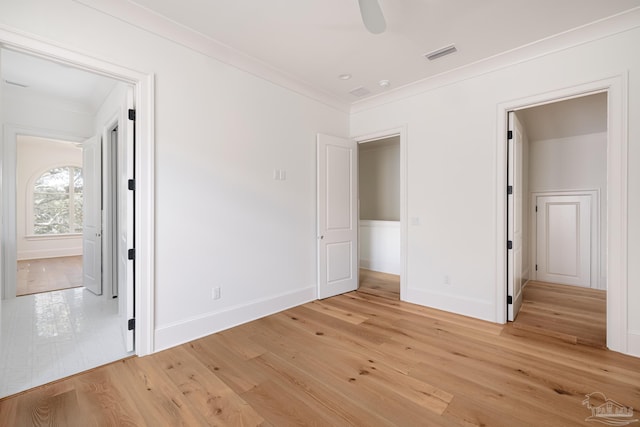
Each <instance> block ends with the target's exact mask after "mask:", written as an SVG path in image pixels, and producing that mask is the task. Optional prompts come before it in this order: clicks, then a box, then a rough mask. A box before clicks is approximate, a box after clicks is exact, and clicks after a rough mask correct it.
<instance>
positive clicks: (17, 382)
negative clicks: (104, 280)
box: [0, 288, 129, 397]
mask: <svg viewBox="0 0 640 427" xmlns="http://www.w3.org/2000/svg"><path fill="white" fill-rule="evenodd" d="M1 314H2V318H1V320H0V321H1V323H0V397H4V396H8V395H11V394H14V393H18V392H20V391H23V390H27V389H30V388H33V387H36V386H39V385H42V384H46V383H48V382H51V381H53V380H56V379H60V378H64V377H66V376H69V375H72V374H75V373H78V372H82V371H85V370H87V369H91V368H94V367H96V366H100V365H104V364H105V363H109V362H113V361H115V360H119V359H122V358H124V357H126V356H128V355H129V353H127V352H126V350H125V346H124V338H123V335H122V330H121V327H120V325H121V322H122V321H121V319H120V316H119V315H118V300H117V299H111V298H108V297H106V296H96V295H93V294H92V293H91V292H89V291H87V290H85V289H84V288H74V289H66V290H62V291H54V292H46V293H42V294H35V295H26V296H21V297H17V298H12V299H9V300H3V301H2V313H1Z"/></svg>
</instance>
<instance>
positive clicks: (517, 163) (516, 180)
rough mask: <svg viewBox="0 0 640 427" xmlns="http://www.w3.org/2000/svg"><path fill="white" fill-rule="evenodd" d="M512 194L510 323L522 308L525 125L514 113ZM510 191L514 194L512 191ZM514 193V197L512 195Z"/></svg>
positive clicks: (511, 117) (510, 144)
mask: <svg viewBox="0 0 640 427" xmlns="http://www.w3.org/2000/svg"><path fill="white" fill-rule="evenodd" d="M509 130H510V131H511V138H510V139H509V140H508V149H507V151H508V163H509V164H508V171H509V174H508V184H507V185H508V186H509V187H508V191H507V199H508V200H507V209H508V213H507V227H508V229H507V240H508V244H509V245H510V247H508V248H507V295H508V296H509V297H510V301H511V302H510V303H507V319H508V320H510V321H513V320H515V318H516V316H517V315H518V311H519V310H520V306H521V305H522V285H523V282H524V278H523V274H522V235H523V231H522V220H523V212H522V152H523V142H522V139H523V135H522V125H521V124H520V121H519V120H518V117H517V115H516V114H515V113H514V112H510V113H509ZM509 189H510V191H509ZM509 193H510V194H509Z"/></svg>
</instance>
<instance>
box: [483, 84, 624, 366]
mask: <svg viewBox="0 0 640 427" xmlns="http://www.w3.org/2000/svg"><path fill="white" fill-rule="evenodd" d="M602 92H606V93H607V118H608V125H609V126H608V129H607V197H608V203H607V219H608V221H607V253H608V256H607V273H606V278H607V347H608V348H609V349H610V350H614V351H618V352H621V353H627V351H628V326H627V311H628V306H627V292H628V290H627V264H628V251H627V216H628V211H627V204H628V202H627V185H628V184H627V180H628V178H627V170H628V167H627V157H628V133H627V132H628V131H627V122H628V105H627V98H628V96H627V93H628V77H627V74H626V73H624V72H622V73H620V74H618V75H614V76H607V77H604V78H602V79H599V80H594V81H591V82H585V83H582V84H578V85H575V86H569V87H565V88H559V89H556V90H552V91H549V92H544V93H537V94H532V95H530V96H526V97H522V98H520V99H516V100H512V101H507V102H503V103H500V104H498V105H497V111H496V112H497V116H496V119H497V128H496V197H495V198H496V206H497V209H496V212H495V214H496V232H497V233H496V234H497V236H496V241H495V245H496V246H495V248H496V249H495V250H496V283H497V286H496V300H495V307H496V320H497V322H498V323H506V318H507V309H506V304H505V302H506V299H507V280H506V279H507V274H506V273H507V271H506V270H507V269H506V260H507V245H506V241H507V238H506V230H507V218H506V217H507V191H506V188H507V150H506V147H507V145H506V141H507V114H508V112H509V111H515V110H522V109H525V108H530V107H534V106H538V105H544V104H550V103H554V102H558V101H562V100H566V99H571V98H578V97H582V96H585V95H590V94H595V93H602Z"/></svg>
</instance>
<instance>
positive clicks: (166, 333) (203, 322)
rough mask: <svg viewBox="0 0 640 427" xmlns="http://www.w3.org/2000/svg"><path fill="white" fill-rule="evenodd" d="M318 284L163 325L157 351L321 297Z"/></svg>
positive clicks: (157, 338)
mask: <svg viewBox="0 0 640 427" xmlns="http://www.w3.org/2000/svg"><path fill="white" fill-rule="evenodd" d="M317 292H318V291H317V288H316V286H315V285H314V286H309V287H307V288H304V289H301V290H297V291H294V292H289V293H285V294H280V295H277V296H275V297H271V298H264V299H260V300H255V301H251V302H249V303H247V304H243V305H238V306H235V307H229V308H226V309H224V310H222V311H218V312H215V313H206V314H203V315H201V316H196V317H192V318H190V319H187V320H184V321H180V322H176V323H172V324H169V325H166V326H162V327H159V328H158V329H156V332H155V349H154V351H156V352H157V351H160V350H165V349H167V348H170V347H174V346H177V345H180V344H184V343H185V342H189V341H193V340H195V339H198V338H202V337H204V336H207V335H211V334H214V333H216V332H220V331H223V330H225V329H229V328H232V327H234V326H238V325H241V324H243V323H247V322H251V321H252V320H256V319H259V318H261V317H265V316H268V315H270V314H274V313H278V312H280V311H283V310H286V309H288V308H291V307H295V306H298V305H302V304H305V303H307V302H309V301H314V300H315V299H316V297H317Z"/></svg>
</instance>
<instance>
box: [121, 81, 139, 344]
mask: <svg viewBox="0 0 640 427" xmlns="http://www.w3.org/2000/svg"><path fill="white" fill-rule="evenodd" d="M124 107H125V108H123V116H122V119H121V120H120V122H119V123H118V132H119V133H120V135H118V150H117V151H118V167H117V169H118V180H117V181H118V183H117V185H118V190H117V193H118V242H117V243H116V244H117V245H118V249H117V252H118V287H119V289H118V299H119V301H118V302H119V313H120V318H121V322H122V323H121V325H122V333H123V336H124V337H125V345H126V349H127V351H133V350H134V341H135V336H134V333H135V330H134V329H130V328H129V319H134V318H135V311H134V293H135V283H134V263H135V261H134V260H129V249H132V248H134V241H133V231H134V230H133V221H134V192H133V191H131V190H129V179H133V178H134V167H133V162H134V149H135V145H134V131H135V129H134V121H133V120H129V117H128V111H129V110H132V109H133V89H132V88H129V89H128V90H127V99H126V101H125V105H124Z"/></svg>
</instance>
